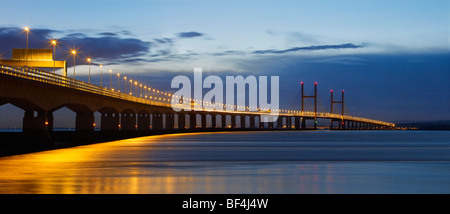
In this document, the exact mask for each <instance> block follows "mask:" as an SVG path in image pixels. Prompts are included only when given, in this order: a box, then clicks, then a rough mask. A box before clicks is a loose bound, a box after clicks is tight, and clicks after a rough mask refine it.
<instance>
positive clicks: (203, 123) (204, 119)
mask: <svg viewBox="0 0 450 214" xmlns="http://www.w3.org/2000/svg"><path fill="white" fill-rule="evenodd" d="M206 115H207V114H200V117H201V121H202V126H201V127H202V129H206Z"/></svg>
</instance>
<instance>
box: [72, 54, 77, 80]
mask: <svg viewBox="0 0 450 214" xmlns="http://www.w3.org/2000/svg"><path fill="white" fill-rule="evenodd" d="M72 55H73V78H74V79H75V57H76V56H77V51H76V50H72Z"/></svg>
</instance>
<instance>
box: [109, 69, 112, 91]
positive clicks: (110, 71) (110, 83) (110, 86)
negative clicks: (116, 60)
mask: <svg viewBox="0 0 450 214" xmlns="http://www.w3.org/2000/svg"><path fill="white" fill-rule="evenodd" d="M109 74H110V75H111V77H110V78H109V89H112V70H111V69H109Z"/></svg>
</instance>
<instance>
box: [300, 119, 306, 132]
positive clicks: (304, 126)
mask: <svg viewBox="0 0 450 214" xmlns="http://www.w3.org/2000/svg"><path fill="white" fill-rule="evenodd" d="M301 123H302V129H303V130H305V129H306V119H305V117H302V119H301Z"/></svg>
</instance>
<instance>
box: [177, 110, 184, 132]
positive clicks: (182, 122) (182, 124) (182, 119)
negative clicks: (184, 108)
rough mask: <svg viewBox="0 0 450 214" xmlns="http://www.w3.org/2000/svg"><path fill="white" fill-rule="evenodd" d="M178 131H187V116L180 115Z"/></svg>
mask: <svg viewBox="0 0 450 214" xmlns="http://www.w3.org/2000/svg"><path fill="white" fill-rule="evenodd" d="M178 129H181V130H184V129H186V114H183V113H178Z"/></svg>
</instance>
